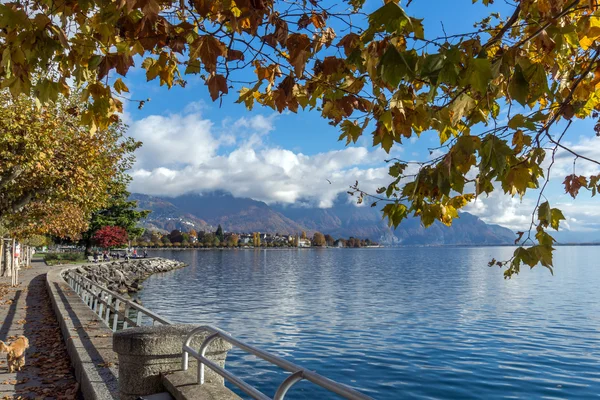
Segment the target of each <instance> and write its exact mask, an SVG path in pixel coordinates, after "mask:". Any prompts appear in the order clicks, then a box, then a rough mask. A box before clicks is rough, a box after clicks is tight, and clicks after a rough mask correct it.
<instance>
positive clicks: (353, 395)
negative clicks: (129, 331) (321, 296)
mask: <svg viewBox="0 0 600 400" xmlns="http://www.w3.org/2000/svg"><path fill="white" fill-rule="evenodd" d="M205 331H208V332H209V333H210V334H209V335H208V336H207V337H206V339H204V342H202V345H201V346H200V349H199V350H198V351H196V350H194V349H193V348H192V347H190V344H191V342H192V339H193V337H194V336H195V335H196V334H198V333H200V332H205ZM217 338H220V339H222V340H224V341H226V342H228V343H229V344H231V345H232V346H236V347H237V348H239V349H242V350H244V351H246V352H248V353H250V354H252V355H254V356H256V357H258V358H261V359H263V360H265V361H267V362H269V363H271V364H274V365H277V366H278V367H280V368H281V369H284V370H286V371H288V372H291V375H289V376H288V377H287V378H286V379H284V381H283V382H281V384H280V385H279V387H278V388H277V391H276V392H275V397H273V400H283V399H284V397H285V395H286V393H287V392H288V390H289V389H290V388H291V387H292V386H293V385H295V384H296V383H298V382H300V381H301V380H303V379H306V380H307V381H309V382H312V383H314V384H315V385H318V386H320V387H322V388H324V389H327V390H329V391H330V392H333V393H335V394H338V395H340V396H342V397H344V398H346V399H350V400H372V398H371V397H369V396H367V395H365V394H362V393H360V392H358V391H356V390H354V389H352V388H350V387H349V386H346V385H343V384H341V383H338V382H335V381H332V380H331V379H328V378H325V377H324V376H322V375H319V374H317V373H316V372H314V371H309V370H307V369H305V368H302V367H300V366H298V365H296V364H294V363H291V362H289V361H287V360H284V359H283V358H279V357H277V356H275V355H273V354H271V353H268V352H266V351H263V350H260V349H257V348H256V347H253V346H250V345H248V344H246V343H244V342H241V341H239V340H237V339H236V338H234V337H232V336H231V335H229V334H228V333H227V332H225V331H223V330H221V329H219V328H215V327H213V326H210V325H205V326H201V327H198V328H196V329H194V330H193V331H192V332H190V334H189V335H188V337H187V338H186V340H185V342H184V343H183V360H182V365H181V366H182V369H183V370H184V371H187V369H188V367H189V356H192V357H193V358H195V359H196V360H198V382H197V383H198V384H200V385H202V384H204V366H205V365H206V366H207V367H209V368H210V369H211V370H213V371H214V372H216V373H217V374H219V375H220V376H222V377H223V378H224V379H226V380H227V381H229V382H231V383H232V384H234V385H235V386H237V387H238V388H240V390H242V391H243V392H244V393H246V394H247V395H249V396H251V397H252V398H253V399H257V400H271V398H270V397H268V396H267V395H265V394H264V393H262V392H260V391H259V390H257V389H256V388H254V387H252V386H251V385H249V384H248V383H246V382H244V381H243V380H242V379H240V378H238V377H237V376H235V375H234V374H232V373H231V372H229V371H226V370H225V369H224V368H221V367H220V366H219V365H217V364H216V363H215V362H213V361H211V360H209V359H208V358H206V356H205V355H206V349H207V348H208V346H209V345H210V343H211V342H212V341H213V340H215V339H217Z"/></svg>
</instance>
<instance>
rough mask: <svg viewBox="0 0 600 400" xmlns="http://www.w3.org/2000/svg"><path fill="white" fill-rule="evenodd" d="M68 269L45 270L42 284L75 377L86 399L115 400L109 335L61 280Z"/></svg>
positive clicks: (115, 370)
mask: <svg viewBox="0 0 600 400" xmlns="http://www.w3.org/2000/svg"><path fill="white" fill-rule="evenodd" d="M71 268H77V267H76V266H75V267H71ZM71 268H64V269H60V270H58V269H57V270H54V271H49V272H48V275H47V277H46V285H47V287H48V293H49V294H50V299H51V301H52V307H53V308H54V312H55V314H56V317H57V319H58V323H59V324H60V329H61V332H62V335H63V338H64V340H65V342H66V344H67V351H68V353H69V357H70V358H71V364H72V365H73V368H74V369H75V377H76V378H77V382H79V385H80V390H81V393H82V394H83V396H84V398H85V399H86V400H112V399H118V398H119V387H118V380H117V378H118V376H119V371H118V360H117V355H116V354H115V353H114V352H113V350H112V340H113V337H112V336H113V333H112V331H111V330H110V329H109V328H108V327H106V325H105V324H104V323H103V322H102V321H101V320H100V318H99V317H98V316H97V315H96V314H95V313H94V312H93V311H92V310H91V309H90V308H89V307H88V306H87V305H85V304H84V303H83V301H81V298H79V296H78V295H77V293H75V291H73V289H71V287H70V286H69V285H68V284H67V283H66V282H65V281H64V279H63V278H62V273H63V272H64V271H66V270H68V269H71Z"/></svg>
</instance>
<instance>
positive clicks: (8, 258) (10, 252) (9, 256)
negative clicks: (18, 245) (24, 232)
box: [4, 240, 14, 276]
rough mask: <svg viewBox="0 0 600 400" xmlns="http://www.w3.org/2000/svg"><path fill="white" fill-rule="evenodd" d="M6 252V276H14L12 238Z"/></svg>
mask: <svg viewBox="0 0 600 400" xmlns="http://www.w3.org/2000/svg"><path fill="white" fill-rule="evenodd" d="M4 254H5V255H6V276H12V268H13V266H12V265H13V261H14V257H13V248H12V240H10V241H8V244H7V246H6V252H5V253H4Z"/></svg>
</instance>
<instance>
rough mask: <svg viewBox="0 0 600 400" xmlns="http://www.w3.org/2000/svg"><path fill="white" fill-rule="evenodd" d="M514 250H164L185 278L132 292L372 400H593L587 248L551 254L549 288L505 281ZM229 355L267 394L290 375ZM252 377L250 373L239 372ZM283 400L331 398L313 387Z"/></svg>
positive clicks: (595, 347) (594, 306)
mask: <svg viewBox="0 0 600 400" xmlns="http://www.w3.org/2000/svg"><path fill="white" fill-rule="evenodd" d="M511 253H512V249H510V248H401V249H356V250H354V249H343V250H340V249H322V250H317V249H313V250H273V251H270V250H257V251H239V250H238V251H172V252H171V251H161V252H156V253H154V254H153V255H159V256H163V257H169V258H176V259H180V260H183V261H185V262H187V263H189V264H190V266H189V267H188V268H185V269H181V270H177V271H174V272H171V273H167V274H163V275H156V276H153V277H151V278H150V279H149V280H148V281H146V283H145V285H144V286H145V290H144V291H143V292H142V293H141V294H140V296H141V298H142V300H143V302H144V304H145V305H146V306H147V307H149V308H150V309H152V310H154V311H157V312H158V313H160V314H162V315H164V316H166V317H168V318H170V319H172V320H174V321H178V322H189V323H210V324H215V325H217V326H219V327H222V328H223V329H226V330H228V331H230V332H231V333H233V334H234V335H235V336H237V337H240V338H244V339H246V340H248V341H249V342H251V343H252V344H255V345H257V346H259V347H262V348H264V349H267V350H270V351H273V352H274V353H276V354H278V355H280V356H283V357H287V358H290V359H294V361H295V362H297V363H299V364H301V365H303V366H306V367H307V368H310V369H315V370H317V371H318V372H320V373H322V374H324V375H326V376H328V377H331V378H332V379H335V380H339V381H341V382H344V383H347V384H350V385H353V386H355V387H357V388H359V389H361V390H363V391H365V392H366V393H369V394H370V395H372V396H374V397H375V398H378V399H398V398H407V399H410V398H414V399H417V398H418V399H421V398H423V399H424V398H443V399H447V398H486V399H487V398H509V397H510V398H590V397H594V396H597V395H598V393H600V363H599V361H600V350H599V343H600V341H599V339H600V294H599V293H598V291H597V288H598V282H600V273H599V272H598V268H596V266H597V262H596V261H595V260H597V259H598V256H600V249H599V248H595V247H570V248H559V250H558V253H557V255H556V259H555V266H556V268H555V276H554V277H552V276H551V275H550V273H549V272H548V271H547V270H545V269H544V268H541V267H540V268H536V269H534V270H532V271H529V270H524V271H523V272H522V274H521V275H520V276H518V277H517V278H515V279H512V280H509V281H506V280H504V279H503V276H502V272H501V271H499V270H498V269H496V268H488V267H487V266H486V264H487V262H488V261H489V260H490V259H491V258H492V257H495V258H497V259H501V258H506V257H509V255H510V254H511ZM258 365H260V366H261V367H262V366H263V365H264V368H261V369H258V368H256V366H257V364H256V361H255V360H254V358H253V357H250V356H247V355H244V354H243V353H241V352H232V354H231V357H230V359H229V360H228V363H227V366H228V368H230V369H232V370H233V371H234V372H235V373H237V374H239V375H241V376H243V377H244V378H245V379H247V380H248V381H249V382H251V383H253V384H256V385H257V386H258V387H259V388H260V389H261V390H263V391H264V392H265V393H267V394H268V395H273V392H274V390H275V388H276V386H277V385H278V384H279V383H280V382H281V380H282V379H283V377H284V375H283V374H281V373H280V372H277V370H276V369H273V368H270V367H268V366H266V364H258ZM248 366H250V368H247V367H248ZM290 398H291V399H294V398H295V399H316V398H330V397H329V396H328V394H327V393H325V392H321V391H318V390H317V389H315V388H314V387H313V386H312V385H308V384H303V385H302V386H301V387H299V388H298V390H296V389H295V390H294V392H293V393H292V395H291V397H290Z"/></svg>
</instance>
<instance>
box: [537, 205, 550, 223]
mask: <svg viewBox="0 0 600 400" xmlns="http://www.w3.org/2000/svg"><path fill="white" fill-rule="evenodd" d="M551 218H552V214H551V211H550V204H549V203H548V202H547V201H545V202H543V203H542V204H540V206H539V207H538V219H539V220H540V222H541V223H542V224H544V225H545V226H548V224H549V223H550V219H551Z"/></svg>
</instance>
